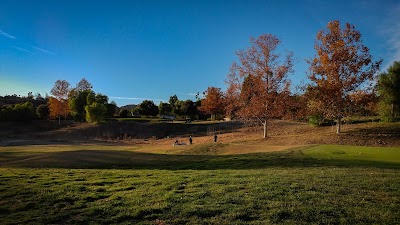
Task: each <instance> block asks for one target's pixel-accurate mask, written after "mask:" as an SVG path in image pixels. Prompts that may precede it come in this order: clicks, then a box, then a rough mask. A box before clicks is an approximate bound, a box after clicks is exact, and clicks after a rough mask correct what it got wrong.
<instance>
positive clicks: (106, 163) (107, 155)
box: [0, 150, 400, 170]
mask: <svg viewBox="0 0 400 225" xmlns="http://www.w3.org/2000/svg"><path fill="white" fill-rule="evenodd" d="M0 159H1V161H0V167H4V168H7V167H13V168H66V169H163V170H184V169H192V170H216V169H263V168H268V167H282V168H291V167H293V168H299V167H305V168H307V167H325V166H328V167H353V168H354V167H363V168H392V169H400V164H398V163H387V162H375V161H361V160H329V159H315V158H311V157H308V156H305V155H303V154H302V152H301V151H300V150H290V151H284V152H274V153H260V154H246V155H229V156H211V155H163V154H150V153H140V152H132V151H110V150H77V151H64V152H52V153H38V154H35V155H30V156H26V155H25V156H24V155H19V154H18V152H0Z"/></svg>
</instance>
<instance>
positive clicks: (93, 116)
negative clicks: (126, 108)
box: [85, 102, 107, 123]
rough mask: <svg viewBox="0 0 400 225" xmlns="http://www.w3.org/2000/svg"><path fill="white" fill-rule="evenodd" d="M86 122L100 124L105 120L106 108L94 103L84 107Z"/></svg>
mask: <svg viewBox="0 0 400 225" xmlns="http://www.w3.org/2000/svg"><path fill="white" fill-rule="evenodd" d="M85 110H86V121H88V122H89V123H100V122H102V121H104V119H105V118H106V113H107V108H106V106H105V105H104V104H101V103H98V102H94V103H92V104H91V105H87V106H86V107H85Z"/></svg>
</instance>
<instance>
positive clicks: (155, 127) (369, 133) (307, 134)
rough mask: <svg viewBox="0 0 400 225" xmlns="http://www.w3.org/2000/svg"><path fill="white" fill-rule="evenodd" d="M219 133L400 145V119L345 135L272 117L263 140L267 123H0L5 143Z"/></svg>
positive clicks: (354, 127)
mask: <svg viewBox="0 0 400 225" xmlns="http://www.w3.org/2000/svg"><path fill="white" fill-rule="evenodd" d="M215 133H217V134H218V141H219V142H222V143H232V144H240V143H241V142H246V143H247V144H251V145H254V146H257V145H266V146H299V145H309V144H347V145H366V146H400V123H391V124H384V123H376V122H370V123H360V124H345V125H344V126H343V133H342V134H340V135H336V133H335V127H331V126H328V127H313V126H310V125H308V124H306V123H299V122H292V121H271V122H270V123H269V126H268V138H267V139H263V138H262V127H243V125H242V124H239V123H228V122H224V123H216V124H183V123H136V122H119V121H111V122H108V123H105V124H101V125H92V124H88V123H74V122H72V121H62V125H61V126H59V125H58V123H57V122H53V121H33V122H31V123H0V145H14V144H15V145H21V144H46V143H99V142H101V143H109V144H146V143H154V144H158V145H166V146H167V145H168V146H170V145H171V144H172V143H173V141H174V140H176V139H179V140H182V141H186V142H187V139H188V137H189V136H192V137H193V139H194V144H206V143H210V142H212V140H213V139H212V136H213V135H214V134H215Z"/></svg>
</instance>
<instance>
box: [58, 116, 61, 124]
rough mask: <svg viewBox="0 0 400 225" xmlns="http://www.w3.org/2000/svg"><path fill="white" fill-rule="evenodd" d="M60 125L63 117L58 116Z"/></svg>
mask: <svg viewBox="0 0 400 225" xmlns="http://www.w3.org/2000/svg"><path fill="white" fill-rule="evenodd" d="M58 125H61V117H60V116H58Z"/></svg>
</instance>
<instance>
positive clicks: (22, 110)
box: [0, 102, 35, 121]
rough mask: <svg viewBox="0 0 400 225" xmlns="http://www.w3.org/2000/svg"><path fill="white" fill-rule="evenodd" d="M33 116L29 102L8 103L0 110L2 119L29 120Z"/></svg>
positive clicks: (33, 112)
mask: <svg viewBox="0 0 400 225" xmlns="http://www.w3.org/2000/svg"><path fill="white" fill-rule="evenodd" d="M34 118H35V109H34V107H33V104H32V103H31V102H25V103H19V104H15V105H9V106H7V107H5V108H3V109H1V110H0V120H2V121H30V120H32V119H34Z"/></svg>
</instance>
